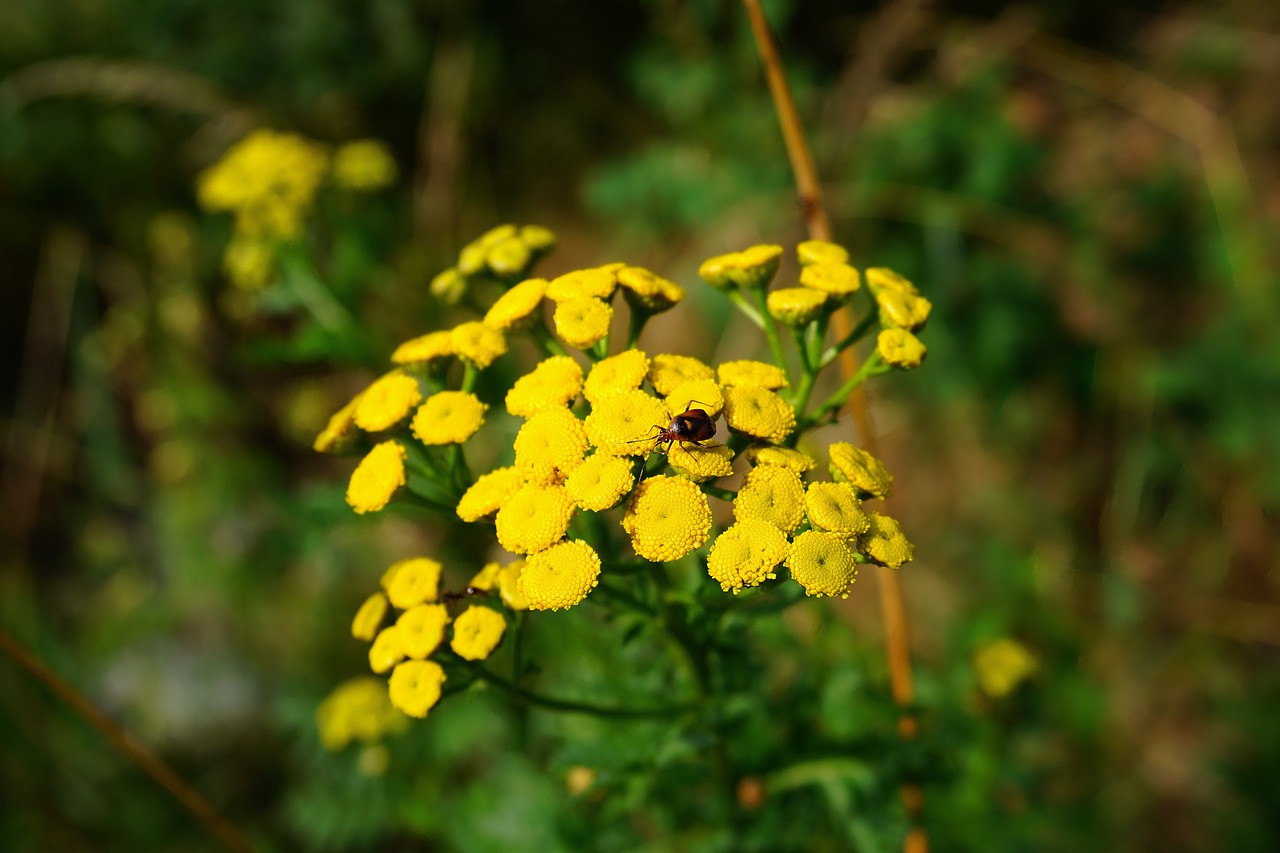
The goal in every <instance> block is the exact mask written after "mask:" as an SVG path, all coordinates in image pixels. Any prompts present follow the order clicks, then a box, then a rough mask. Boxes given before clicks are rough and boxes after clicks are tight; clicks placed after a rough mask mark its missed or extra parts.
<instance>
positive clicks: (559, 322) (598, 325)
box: [555, 297, 613, 349]
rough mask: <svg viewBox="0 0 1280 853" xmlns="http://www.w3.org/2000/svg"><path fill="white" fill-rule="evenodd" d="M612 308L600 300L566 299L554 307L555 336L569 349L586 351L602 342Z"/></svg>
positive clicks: (588, 298) (611, 314)
mask: <svg viewBox="0 0 1280 853" xmlns="http://www.w3.org/2000/svg"><path fill="white" fill-rule="evenodd" d="M612 321H613V308H612V307H610V305H609V303H608V302H605V301H603V300H601V299H592V298H590V297H585V298H581V299H566V300H564V301H563V302H561V303H560V304H559V305H557V306H556V313H555V324H556V334H558V335H559V336H560V339H561V340H563V341H564V342H565V343H567V344H568V345H569V346H571V347H577V348H578V349H587V348H588V347H591V346H594V345H595V344H596V343H598V342H600V341H602V340H604V338H605V336H606V335H608V334H609V323H610V322H612Z"/></svg>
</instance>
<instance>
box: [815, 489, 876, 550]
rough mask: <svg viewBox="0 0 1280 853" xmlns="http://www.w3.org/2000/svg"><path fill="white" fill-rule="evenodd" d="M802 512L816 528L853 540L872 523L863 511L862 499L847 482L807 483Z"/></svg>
mask: <svg viewBox="0 0 1280 853" xmlns="http://www.w3.org/2000/svg"><path fill="white" fill-rule="evenodd" d="M804 511H805V514H806V515H808V516H809V525H810V526H811V527H813V528H814V529H815V530H826V531H828V532H830V533H839V534H840V535H841V536H843V537H844V538H845V539H852V538H853V537H854V536H857V535H858V534H859V533H861V532H863V531H864V530H866V529H867V528H868V527H869V526H870V525H871V522H870V521H869V520H868V519H867V514H866V513H864V512H863V511H862V501H860V500H858V496H857V495H856V494H855V493H854V491H853V488H852V487H851V486H850V485H849V484H848V483H810V484H809V489H808V491H806V492H805V496H804Z"/></svg>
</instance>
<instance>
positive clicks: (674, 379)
mask: <svg viewBox="0 0 1280 853" xmlns="http://www.w3.org/2000/svg"><path fill="white" fill-rule="evenodd" d="M715 375H716V374H715V371H713V370H712V369H711V368H710V367H707V366H706V365H705V364H703V363H702V362H700V361H698V360H697V359H696V358H691V357H689V356H687V355H672V354H670V353H662V354H661V355H655V356H654V357H653V363H652V365H650V367H649V382H650V383H651V384H652V385H653V390H655V391H657V392H658V393H659V394H661V395H662V396H664V397H666V396H668V395H669V394H671V392H673V391H675V390H676V388H678V387H680V385H681V384H683V383H685V382H689V381H692V380H694V379H714V378H715Z"/></svg>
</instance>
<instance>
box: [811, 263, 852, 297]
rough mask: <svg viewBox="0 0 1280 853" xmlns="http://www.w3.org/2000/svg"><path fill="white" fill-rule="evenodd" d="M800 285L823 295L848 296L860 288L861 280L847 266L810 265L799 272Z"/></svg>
mask: <svg viewBox="0 0 1280 853" xmlns="http://www.w3.org/2000/svg"><path fill="white" fill-rule="evenodd" d="M800 283H801V284H802V285H804V286H805V287H812V288H813V289H814V290H820V291H822V292H823V293H830V294H833V295H835V296H848V295H849V294H850V293H853V292H855V291H856V290H857V289H858V288H859V287H861V286H862V279H861V277H859V275H858V271H857V270H856V269H854V268H853V267H851V266H849V265H848V264H812V265H811V266H807V267H805V268H804V269H802V270H801V271H800Z"/></svg>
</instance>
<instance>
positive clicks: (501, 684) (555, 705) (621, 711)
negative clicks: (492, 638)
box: [472, 666, 690, 720]
mask: <svg viewBox="0 0 1280 853" xmlns="http://www.w3.org/2000/svg"><path fill="white" fill-rule="evenodd" d="M472 672H474V673H475V675H476V678H478V679H479V680H481V681H483V682H485V683H487V684H492V685H493V686H494V687H497V688H498V689H499V690H502V691H503V692H505V693H507V694H509V695H511V696H512V697H514V698H515V699H518V700H519V701H521V702H524V703H525V704H526V705H531V706H533V707H535V708H545V709H547V710H549V711H560V712H562V713H566V714H589V715H590V716H593V717H602V718H605V719H615V720H640V719H646V718H650V717H675V716H679V715H680V714H683V713H685V712H686V711H688V710H690V707H689V706H688V705H669V706H667V707H664V708H611V707H606V706H604V705H593V704H591V703H588V702H571V701H569V700H567V699H553V698H551V697H550V696H540V695H539V694H537V693H533V692H531V691H529V690H525V689H524V688H523V687H520V686H518V685H516V684H513V683H512V682H510V681H507V680H506V679H505V678H503V677H502V676H500V675H495V674H494V673H492V672H490V671H489V670H487V669H485V668H484V667H482V666H477V667H474V668H473V669H472Z"/></svg>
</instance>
